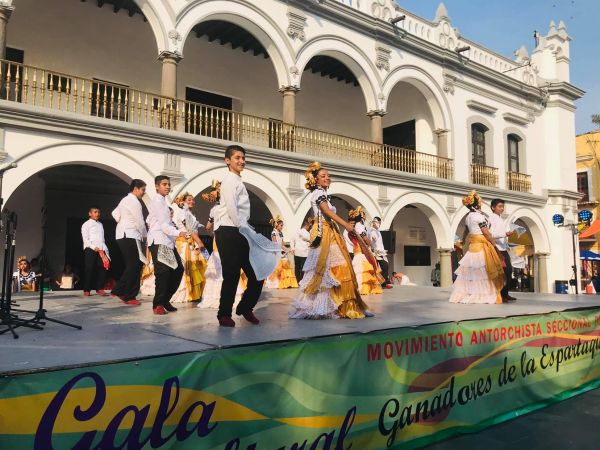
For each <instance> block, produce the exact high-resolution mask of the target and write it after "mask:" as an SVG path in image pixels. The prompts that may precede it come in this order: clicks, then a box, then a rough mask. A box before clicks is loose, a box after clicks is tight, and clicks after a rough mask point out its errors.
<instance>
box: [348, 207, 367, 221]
mask: <svg viewBox="0 0 600 450" xmlns="http://www.w3.org/2000/svg"><path fill="white" fill-rule="evenodd" d="M348 217H350V218H351V219H354V220H357V219H360V220H365V218H366V217H367V215H366V214H365V210H364V209H363V207H362V206H358V207H357V208H356V209H351V210H350V211H348Z"/></svg>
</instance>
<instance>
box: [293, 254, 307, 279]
mask: <svg viewBox="0 0 600 450" xmlns="http://www.w3.org/2000/svg"><path fill="white" fill-rule="evenodd" d="M305 262H306V257H305V256H296V255H294V273H295V274H296V281H297V282H298V283H300V280H301V279H302V276H303V275H304V272H303V271H302V268H303V267H304V263H305Z"/></svg>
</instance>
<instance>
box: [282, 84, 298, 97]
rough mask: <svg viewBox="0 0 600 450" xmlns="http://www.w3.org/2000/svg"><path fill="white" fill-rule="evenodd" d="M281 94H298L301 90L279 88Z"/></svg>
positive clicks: (292, 87)
mask: <svg viewBox="0 0 600 450" xmlns="http://www.w3.org/2000/svg"><path fill="white" fill-rule="evenodd" d="M279 92H281V93H282V94H283V95H285V94H296V93H297V92H300V88H299V87H298V86H281V87H280V88H279Z"/></svg>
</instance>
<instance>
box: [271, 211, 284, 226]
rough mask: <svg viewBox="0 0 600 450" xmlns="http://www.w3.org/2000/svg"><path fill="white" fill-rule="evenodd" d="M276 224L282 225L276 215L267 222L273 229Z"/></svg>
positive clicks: (281, 221) (281, 220)
mask: <svg viewBox="0 0 600 450" xmlns="http://www.w3.org/2000/svg"><path fill="white" fill-rule="evenodd" d="M278 223H283V218H282V217H281V216H280V215H279V214H278V215H276V216H275V217H273V218H272V219H270V220H269V225H271V226H272V227H275V226H276V225H277V224H278Z"/></svg>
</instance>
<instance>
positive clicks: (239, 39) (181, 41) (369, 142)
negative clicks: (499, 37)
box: [0, 0, 583, 291]
mask: <svg viewBox="0 0 600 450" xmlns="http://www.w3.org/2000/svg"><path fill="white" fill-rule="evenodd" d="M432 13H433V11H432ZM402 16H404V18H403V19H402ZM392 18H399V19H402V20H398V21H397V22H396V23H394V24H393V23H390V19H392ZM499 26H500V25H499ZM527 38H528V36H527V35H526V33H524V36H523V39H527ZM570 41H571V39H570V37H569V36H568V34H567V31H566V28H565V25H564V24H563V23H562V22H560V23H559V25H558V26H556V25H555V24H554V23H551V24H550V29H549V31H548V32H547V34H546V35H545V36H539V38H538V44H537V46H536V47H535V48H534V49H533V51H532V53H531V55H529V54H528V52H527V50H526V49H525V47H522V48H521V49H519V50H518V51H517V52H516V53H515V54H516V59H515V60H511V59H508V58H506V57H504V56H501V55H498V54H497V53H494V52H493V51H492V50H489V49H486V48H484V47H483V46H481V45H479V44H477V43H475V42H473V41H471V40H468V39H467V38H466V37H464V36H462V35H461V34H460V33H459V31H458V30H457V29H456V28H453V26H452V22H451V19H450V17H449V14H448V12H447V11H446V8H445V7H444V5H443V4H440V6H439V7H438V9H437V11H436V12H435V18H434V19H433V20H431V21H430V20H427V19H423V18H420V17H417V16H415V15H414V14H411V13H410V12H409V11H405V10H403V9H402V8H401V6H397V5H396V4H395V3H394V2H393V1H392V0H343V1H342V0H286V1H283V0H44V1H43V2H40V1H39V0H0V46H1V50H2V52H4V50H5V46H6V59H7V60H8V61H10V62H8V61H6V62H3V63H2V64H1V70H2V73H1V77H0V80H1V85H2V87H1V90H0V98H1V99H0V157H1V158H2V164H3V165H6V164H9V163H12V162H15V163H17V164H18V167H17V168H16V169H13V170H10V171H8V172H6V173H5V175H4V180H3V187H2V189H3V191H2V194H3V197H4V198H5V207H6V208H7V209H9V210H14V211H16V212H17V213H18V215H19V223H18V233H17V253H18V254H19V255H21V254H23V255H27V256H29V257H30V258H31V257H34V256H35V255H37V254H38V253H39V251H40V249H41V243H42V237H41V236H42V233H41V223H42V221H41V214H40V211H41V209H42V207H45V208H46V211H47V220H46V223H47V236H48V245H47V248H46V253H47V255H48V258H49V261H50V262H51V264H52V267H53V270H54V271H55V272H56V271H58V270H60V268H61V266H62V264H63V263H64V262H71V263H74V264H75V265H77V261H78V260H77V258H79V256H78V255H79V253H80V252H81V249H80V248H79V247H78V245H79V244H78V243H77V239H78V236H79V226H80V224H81V222H82V220H83V218H85V217H86V215H87V209H88V207H89V206H90V205H91V204H96V205H100V207H101V208H102V209H103V211H104V217H105V218H107V217H108V216H109V214H108V213H109V212H110V211H111V210H112V208H113V207H114V205H116V203H117V201H118V199H119V197H120V196H122V195H124V194H125V192H126V191H127V188H126V184H127V183H128V182H129V181H130V180H131V179H132V178H142V179H144V180H146V182H147V183H148V185H149V186H150V187H152V185H153V182H152V180H153V177H154V176H155V175H157V174H160V173H166V174H169V175H170V176H172V178H173V182H174V187H175V193H177V192H182V191H184V190H187V191H190V192H192V193H194V194H199V193H200V192H201V191H203V190H204V189H206V188H208V186H209V185H210V183H211V180H212V179H214V178H216V179H219V178H221V177H222V176H223V174H224V172H225V168H224V164H223V159H222V158H223V151H224V148H225V146H227V145H229V144H231V143H232V142H235V143H241V144H242V145H244V146H245V147H246V148H247V150H248V166H249V167H248V169H247V170H246V171H245V172H244V180H245V181H246V183H247V184H248V187H249V189H250V190H251V192H252V193H253V201H254V203H255V204H254V205H253V221H254V223H255V224H256V225H257V226H259V227H263V226H265V225H266V224H267V220H268V217H269V215H271V214H272V215H274V214H280V215H282V216H283V217H284V218H286V219H287V222H286V230H285V232H286V234H287V235H288V236H290V235H291V233H292V232H293V231H294V230H295V229H296V228H297V227H299V226H300V223H301V221H302V219H303V218H304V217H305V215H306V213H307V211H308V209H309V200H308V198H307V195H306V194H307V192H306V191H305V190H304V189H303V181H304V180H303V177H302V173H303V170H304V168H305V167H306V165H307V164H308V163H310V162H311V161H313V160H315V159H316V160H319V161H321V162H322V163H323V164H324V165H325V166H327V167H328V168H329V169H330V171H331V173H332V176H333V178H334V183H333V184H332V187H331V193H332V194H333V195H334V196H335V197H336V202H337V203H338V210H341V213H342V215H344V209H345V208H346V207H347V206H352V207H355V206H357V205H362V206H363V207H364V208H365V210H366V211H367V212H368V214H369V216H371V217H373V216H380V217H381V218H382V219H383V227H382V229H385V230H388V229H389V230H392V231H394V232H395V236H396V241H395V248H393V249H392V250H394V256H393V258H392V259H393V262H392V264H393V267H394V270H396V271H401V272H404V273H407V274H408V275H409V276H410V277H411V279H412V281H415V282H416V283H417V284H430V283H429V273H430V271H431V265H433V264H434V263H435V262H437V261H438V260H441V263H442V272H443V274H442V280H443V285H449V284H450V282H451V278H450V277H451V270H450V250H451V249H452V248H453V243H454V236H455V235H457V234H458V235H462V229H463V226H462V223H461V221H462V220H463V218H464V215H465V213H466V209H465V208H464V207H463V206H462V204H461V198H462V196H464V195H465V194H466V193H468V192H469V191H470V190H471V189H473V188H476V189H477V190H478V191H479V192H480V193H481V195H482V196H483V197H484V199H485V200H486V201H488V202H489V200H491V199H492V198H494V197H501V198H503V199H505V200H506V202H507V211H506V221H507V222H512V221H515V220H520V221H521V222H523V223H524V224H526V225H527V227H528V228H529V231H530V233H531V237H532V240H533V243H534V247H535V262H534V266H535V272H534V276H535V280H536V283H535V284H536V289H539V290H540V291H549V290H550V289H552V285H553V282H554V280H555V279H568V278H569V277H570V274H571V268H570V264H571V263H570V261H571V260H572V250H571V236H570V234H569V233H567V232H565V230H563V229H557V228H554V227H553V226H552V222H551V217H552V215H553V214H556V213H561V214H563V215H565V217H567V219H572V218H574V216H575V214H576V213H577V198H578V194H577V192H576V191H577V190H576V178H575V172H576V171H575V129H574V111H575V107H574V101H575V100H576V99H578V98H579V97H581V96H582V95H583V92H582V91H581V90H579V89H578V88H576V87H574V86H572V85H571V84H570V83H569V45H570ZM149 190H152V188H150V189H149ZM199 203H201V202H199ZM207 210H208V207H207V206H206V205H201V204H199V205H198V211H197V214H198V215H199V216H200V217H199V218H200V220H202V221H204V220H205V219H206V214H207ZM488 211H489V209H488ZM105 227H106V228H107V234H108V233H110V228H111V225H110V220H107V222H106V224H105ZM415 264H416V265H415Z"/></svg>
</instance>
